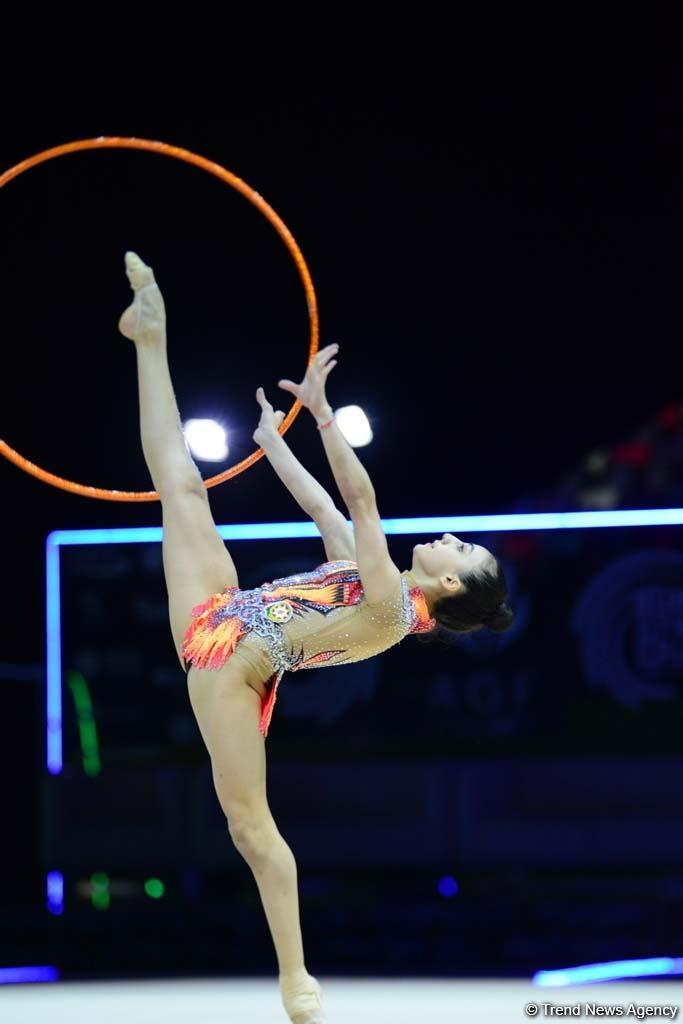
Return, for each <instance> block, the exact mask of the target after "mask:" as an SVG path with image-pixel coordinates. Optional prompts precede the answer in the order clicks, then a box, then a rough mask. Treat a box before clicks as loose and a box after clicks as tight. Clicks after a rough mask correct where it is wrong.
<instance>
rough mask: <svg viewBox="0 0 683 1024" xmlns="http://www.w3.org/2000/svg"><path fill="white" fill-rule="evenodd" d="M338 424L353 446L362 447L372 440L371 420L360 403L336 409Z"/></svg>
mask: <svg viewBox="0 0 683 1024" xmlns="http://www.w3.org/2000/svg"><path fill="white" fill-rule="evenodd" d="M334 415H335V418H336V420H337V425H338V427H339V429H340V430H341V432H342V434H343V435H344V437H345V438H346V440H347V441H348V442H349V444H350V445H351V447H352V448H362V447H363V446H364V445H366V444H370V442H371V441H372V427H371V426H370V421H369V420H368V418H367V416H366V415H365V413H364V412H363V410H362V409H361V407H360V406H359V405H343V406H342V407H341V408H340V409H337V410H335V414H334Z"/></svg>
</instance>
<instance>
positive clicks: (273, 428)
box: [252, 388, 285, 448]
mask: <svg viewBox="0 0 683 1024" xmlns="http://www.w3.org/2000/svg"><path fill="white" fill-rule="evenodd" d="M256 401H257V402H258V404H259V405H260V406H261V419H260V420H259V424H258V427H257V428H256V430H255V431H254V433H253V434H252V440H253V442H254V444H257V445H258V446H259V448H263V446H264V445H265V443H266V441H267V440H268V438H270V437H272V436H273V434H276V433H277V428H278V427H279V426H280V424H281V423H282V421H283V419H284V418H285V414H284V413H283V412H281V411H280V410H279V409H278V411H277V412H273V407H272V405H271V404H270V402H269V401H268V399H267V398H266V396H265V392H264V390H263V388H257V389H256Z"/></svg>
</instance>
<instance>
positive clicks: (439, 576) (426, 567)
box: [411, 533, 496, 590]
mask: <svg viewBox="0 0 683 1024" xmlns="http://www.w3.org/2000/svg"><path fill="white" fill-rule="evenodd" d="M495 564H496V559H495V558H494V556H493V555H492V554H491V552H490V551H489V550H488V548H484V547H482V546H481V544H473V543H472V541H463V540H460V538H459V537H454V536H453V534H452V533H444V535H443V537H442V538H441V540H433V541H430V543H428V544H416V545H415V547H414V548H413V564H412V566H411V571H412V572H413V573H415V575H416V576H418V577H420V578H422V579H431V580H433V581H434V582H437V581H442V586H445V588H446V589H447V590H448V589H451V582H452V583H453V589H454V590H457V589H458V587H459V585H460V581H461V579H462V577H463V576H467V575H468V574H469V573H471V572H473V571H474V570H476V569H480V570H481V569H489V568H490V569H493V568H494V567H495ZM444 577H446V578H447V582H446V584H443V579H444ZM455 581H457V583H456V582H455Z"/></svg>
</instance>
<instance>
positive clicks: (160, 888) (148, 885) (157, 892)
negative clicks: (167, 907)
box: [145, 878, 166, 900]
mask: <svg viewBox="0 0 683 1024" xmlns="http://www.w3.org/2000/svg"><path fill="white" fill-rule="evenodd" d="M145 892H146V893H147V895H148V896H150V897H151V898H152V899H153V900H158V899H160V898H161V897H162V896H163V895H164V893H165V892H166V888H165V886H164V883H163V882H162V881H161V879H160V878H148V879H147V881H146V882H145Z"/></svg>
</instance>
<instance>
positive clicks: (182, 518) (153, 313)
mask: <svg viewBox="0 0 683 1024" xmlns="http://www.w3.org/2000/svg"><path fill="white" fill-rule="evenodd" d="M126 272H127V274H128V277H129V280H130V283H131V285H132V287H133V290H134V291H135V300H134V302H133V304H132V305H131V306H130V307H129V309H127V310H126V312H125V313H124V314H123V316H122V317H121V320H120V323H119V328H120V330H121V333H122V334H124V335H125V336H126V337H127V338H130V339H131V340H133V341H135V348H136V353H137V365H138V381H139V396H140V429H141V435H142V447H143V452H144V455H145V460H146V462H147V466H148V469H149V472H150V475H151V477H152V481H153V484H154V487H155V489H156V490H157V491H158V493H159V496H160V498H161V501H162V511H163V555H164V574H165V578H166V585H167V587H168V594H169V611H170V617H171V630H172V633H173V638H174V641H175V644H176V648H177V650H178V652H179V654H182V648H181V644H182V638H183V636H184V632H185V629H186V628H187V625H188V624H189V622H190V620H191V612H192V608H193V607H194V606H195V605H197V604H200V603H201V602H202V601H204V600H206V598H207V596H208V595H209V594H211V593H217V592H219V591H221V590H222V589H223V587H224V586H225V585H226V584H229V585H231V586H239V583H238V580H237V573H236V571H235V567H234V564H233V562H232V559H231V557H230V554H229V552H228V550H227V548H226V546H225V544H224V543H223V541H222V539H221V537H220V535H219V534H218V532H217V530H216V528H215V524H214V522H213V518H212V516H211V511H210V508H209V502H208V496H207V493H206V488H205V487H204V485H203V483H202V479H201V475H200V473H199V471H198V469H197V467H196V466H195V464H194V462H193V460H192V458H191V456H190V454H189V452H188V450H187V446H186V444H185V438H184V436H183V432H182V425H181V421H180V415H179V412H178V407H177V405H176V401H175V395H174V393H173V386H172V382H171V376H170V371H169V367H168V360H167V355H166V317H165V309H164V303H163V298H162V296H161V292H160V290H159V289H158V287H157V286H156V284H155V282H154V276H153V273H152V271H151V269H150V268H149V267H147V266H145V264H144V263H142V261H141V260H140V259H139V257H137V256H136V255H135V254H134V253H127V254H126ZM188 687H189V690H190V700H191V703H192V707H193V710H194V712H195V716H196V718H197V722H198V725H199V728H200V731H201V733H202V736H203V738H204V741H205V743H206V746H207V749H208V752H209V755H210V757H211V766H212V772H213V778H214V784H215V786H216V791H217V794H218V798H219V801H220V803H221V806H222V808H223V811H224V813H225V815H226V818H227V821H228V827H229V831H230V834H231V837H232V839H233V842H234V843H235V845H236V847H237V849H238V850H239V852H240V853H241V855H242V856H243V857H244V859H245V860H246V862H247V863H248V864H249V866H250V868H251V870H252V872H253V875H254V878H255V880H256V884H257V886H258V889H259V894H260V896H261V900H262V903H263V907H264V911H265V914H266V918H267V921H268V925H269V928H270V932H271V935H272V938H273V944H274V946H275V950H276V954H277V959H278V965H279V972H280V989H281V993H282V997H283V1002H285V1006H286V1008H287V1010H288V1013H289V1015H290V1017H291V1019H292V1021H293V1022H294V1024H317V1022H318V1021H322V1020H323V1018H322V1015H321V1014H320V1012H319V1010H318V1009H317V1008H318V1007H319V1005H320V1003H319V999H318V997H317V996H316V995H315V994H314V993H315V992H316V989H317V982H315V979H312V978H311V976H310V975H309V974H308V972H307V971H306V969H305V966H304V955H303V945H302V939H301V928H300V922H299V899H298V891H297V871H296V862H295V860H294V856H293V854H292V851H291V850H290V848H289V846H288V845H287V843H286V842H285V840H284V839H283V837H282V836H281V835H280V833H279V831H278V829H277V827H276V825H275V822H274V820H273V817H272V815H271V812H270V808H269V807H268V803H267V799H266V788H265V778H266V765H265V744H264V740H263V737H262V735H261V733H260V732H259V730H258V721H259V716H260V696H259V694H258V693H257V692H256V690H254V689H252V687H250V686H249V685H248V684H247V682H245V681H244V680H243V679H242V678H241V677H240V676H239V673H238V672H236V671H235V669H234V667H232V666H231V665H230V663H229V662H228V664H227V665H226V666H225V667H224V668H223V669H221V670H219V671H218V672H215V671H208V670H198V669H195V668H194V667H192V668H191V669H190V673H189V676H188ZM318 991H319V989H318ZM307 992H308V993H312V994H306V993H307Z"/></svg>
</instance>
